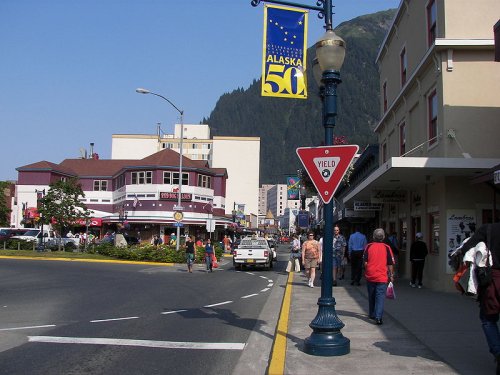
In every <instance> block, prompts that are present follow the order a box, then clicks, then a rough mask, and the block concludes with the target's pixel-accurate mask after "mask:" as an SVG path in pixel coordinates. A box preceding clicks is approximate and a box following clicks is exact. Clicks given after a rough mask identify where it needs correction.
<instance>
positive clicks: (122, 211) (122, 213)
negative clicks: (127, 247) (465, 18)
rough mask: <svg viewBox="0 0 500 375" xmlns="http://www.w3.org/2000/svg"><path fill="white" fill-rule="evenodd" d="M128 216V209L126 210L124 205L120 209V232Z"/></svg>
mask: <svg viewBox="0 0 500 375" xmlns="http://www.w3.org/2000/svg"><path fill="white" fill-rule="evenodd" d="M127 218H128V211H125V209H124V208H123V207H122V208H120V211H118V221H119V222H120V224H121V228H120V232H121V230H122V229H123V226H124V223H125V221H127Z"/></svg>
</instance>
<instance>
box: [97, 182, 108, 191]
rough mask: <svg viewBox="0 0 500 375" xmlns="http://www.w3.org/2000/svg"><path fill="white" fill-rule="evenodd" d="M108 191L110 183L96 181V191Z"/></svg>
mask: <svg viewBox="0 0 500 375" xmlns="http://www.w3.org/2000/svg"><path fill="white" fill-rule="evenodd" d="M106 190H108V181H106V180H94V191H106Z"/></svg>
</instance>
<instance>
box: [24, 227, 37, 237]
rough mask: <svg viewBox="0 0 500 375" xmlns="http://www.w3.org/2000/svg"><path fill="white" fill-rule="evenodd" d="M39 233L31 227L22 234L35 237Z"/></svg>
mask: <svg viewBox="0 0 500 375" xmlns="http://www.w3.org/2000/svg"><path fill="white" fill-rule="evenodd" d="M38 233H40V231H39V230H38V229H32V230H29V231H27V232H26V233H24V234H23V236H30V237H36V236H37V235H38Z"/></svg>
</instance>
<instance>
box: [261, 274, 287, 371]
mask: <svg viewBox="0 0 500 375" xmlns="http://www.w3.org/2000/svg"><path fill="white" fill-rule="evenodd" d="M293 278H294V273H293V272H290V273H289V274H288V279H287V282H286V288H285V294H284V296H283V302H282V304H281V311H280V315H279V318H278V324H277V325H276V332H275V335H274V342H273V348H272V350H271V357H270V361H269V368H268V371H267V374H268V375H282V374H284V373H285V360H286V344H287V335H288V321H289V317H290V306H291V299H292V281H293Z"/></svg>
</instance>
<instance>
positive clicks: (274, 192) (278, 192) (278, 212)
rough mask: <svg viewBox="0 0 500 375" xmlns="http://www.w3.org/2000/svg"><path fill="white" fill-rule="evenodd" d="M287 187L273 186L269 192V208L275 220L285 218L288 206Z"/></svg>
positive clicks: (281, 185) (282, 185)
mask: <svg viewBox="0 0 500 375" xmlns="http://www.w3.org/2000/svg"><path fill="white" fill-rule="evenodd" d="M287 201H288V199H287V195H286V185H284V184H278V185H273V186H272V187H271V188H270V189H269V190H268V191H267V208H268V210H270V211H271V212H272V213H273V216H274V217H275V218H279V217H280V216H283V213H284V211H285V208H286V204H287Z"/></svg>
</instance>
